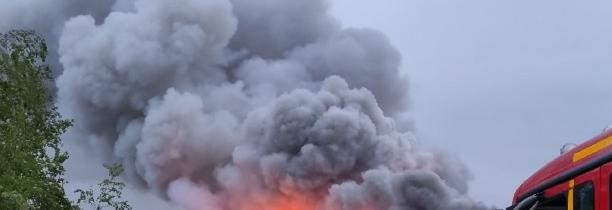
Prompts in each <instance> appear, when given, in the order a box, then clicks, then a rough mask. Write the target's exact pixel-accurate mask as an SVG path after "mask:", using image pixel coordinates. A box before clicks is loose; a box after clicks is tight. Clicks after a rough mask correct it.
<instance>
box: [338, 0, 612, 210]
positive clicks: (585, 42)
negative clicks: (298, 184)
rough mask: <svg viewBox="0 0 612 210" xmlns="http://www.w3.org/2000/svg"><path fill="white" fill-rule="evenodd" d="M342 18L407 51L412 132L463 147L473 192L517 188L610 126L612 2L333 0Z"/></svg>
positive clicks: (492, 199)
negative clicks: (567, 147) (563, 151)
mask: <svg viewBox="0 0 612 210" xmlns="http://www.w3.org/2000/svg"><path fill="white" fill-rule="evenodd" d="M333 8H334V9H333V10H334V13H335V14H337V16H338V17H339V19H340V20H341V21H342V22H343V23H344V25H345V26H356V27H368V28H375V29H379V30H381V31H383V32H385V33H386V34H387V35H388V36H389V37H390V39H391V41H392V42H393V43H394V44H395V45H396V46H397V47H398V49H399V50H400V51H401V52H402V54H403V57H404V62H403V63H404V69H405V70H406V71H407V72H408V73H409V75H410V78H411V79H410V80H411V87H412V93H413V94H412V101H413V106H414V107H413V109H414V114H415V118H416V127H417V129H418V136H419V137H420V139H421V141H422V142H424V144H427V145H431V146H435V147H440V148H444V149H445V150H447V151H450V152H452V153H455V154H457V155H459V156H460V157H461V158H462V159H463V160H464V162H465V163H466V164H467V165H468V167H469V168H470V169H471V171H472V173H473V174H474V177H475V179H474V181H473V182H472V185H471V194H472V195H473V197H474V198H475V199H477V200H482V201H484V202H486V203H488V204H494V205H497V206H499V207H506V206H507V205H508V204H509V203H510V201H511V198H512V195H513V193H514V190H515V188H516V187H517V185H518V184H520V183H521V182H522V180H524V179H525V178H526V177H527V176H529V175H530V174H531V173H532V172H533V171H534V170H536V169H538V168H539V167H540V166H542V165H543V164H545V163H546V162H548V161H549V160H550V159H552V158H554V157H555V156H557V155H558V152H559V148H560V147H561V145H562V144H564V143H567V142H576V143H579V142H582V141H584V140H585V139H588V138H590V137H592V136H594V135H596V134H598V133H599V132H600V131H601V130H602V129H603V128H604V127H605V126H607V125H608V124H610V123H612V83H610V79H612V69H611V68H610V67H612V24H610V20H612V2H611V1H605V0H592V1H570V0H540V1H529V0H502V1H491V0H462V1H457V0H378V1H373V0H336V1H335V2H334V6H333Z"/></svg>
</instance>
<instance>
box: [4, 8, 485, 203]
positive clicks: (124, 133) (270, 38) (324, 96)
mask: <svg viewBox="0 0 612 210" xmlns="http://www.w3.org/2000/svg"><path fill="white" fill-rule="evenodd" d="M59 2H60V3H57V4H50V5H46V4H39V3H38V2H34V1H17V0H15V1H10V3H9V4H8V5H9V6H8V7H3V8H5V9H3V11H4V10H6V11H12V10H11V9H16V8H20V7H25V6H27V5H40V7H38V6H36V7H34V8H37V10H40V11H43V14H58V15H57V16H53V17H54V18H44V17H40V16H39V14H40V13H39V14H36V13H0V18H4V17H5V16H6V18H7V19H6V20H9V21H8V22H4V23H3V24H0V29H2V30H4V29H7V28H14V27H28V28H33V29H38V30H42V31H43V33H44V34H45V36H46V37H47V38H48V39H49V42H50V43H58V45H57V46H58V48H57V49H56V52H58V55H59V60H60V62H61V66H62V67H63V68H62V69H63V71H62V73H61V75H60V76H59V77H58V78H57V81H56V85H57V88H58V105H59V107H60V109H61V110H62V112H63V114H65V115H67V116H68V117H70V118H72V119H75V130H74V132H75V133H76V134H78V136H81V137H83V138H85V139H88V141H89V142H90V143H91V144H93V145H95V146H94V147H95V148H97V150H98V151H101V153H102V154H105V155H106V158H107V159H109V160H112V161H121V162H122V163H123V165H124V167H125V169H126V174H127V177H126V178H128V180H131V181H132V182H133V183H138V184H140V185H142V187H145V188H148V189H151V190H153V191H154V192H156V193H157V194H159V195H160V196H162V197H163V198H166V199H169V200H171V201H173V202H176V203H178V204H179V205H181V206H182V207H184V208H185V209H197V210H200V209H204V210H244V209H263V210H280V209H287V208H286V206H302V208H298V209H299V210H315V209H325V210H327V209H343V210H357V209H371V210H385V209H392V210H395V209H420V210H450V209H470V210H471V209H474V210H476V209H485V207H484V206H483V205H482V204H480V203H477V202H474V201H472V200H471V199H469V198H468V197H467V196H466V194H467V181H468V180H469V173H467V170H466V169H465V167H463V165H462V164H461V163H459V162H457V161H456V160H454V159H453V158H451V157H448V156H447V155H446V154H444V153H443V152H438V151H428V150H424V149H421V148H419V146H418V145H417V144H416V143H415V140H414V137H413V134H412V133H411V131H410V130H407V129H400V128H404V127H407V126H402V125H396V122H398V120H404V119H402V117H401V116H404V114H405V113H407V111H408V110H407V108H408V107H407V105H408V89H407V88H408V85H407V80H406V78H404V77H403V76H401V75H402V74H400V69H399V66H400V62H401V61H400V55H399V53H398V52H397V50H396V49H395V48H394V47H393V46H392V45H391V44H390V43H389V41H388V39H387V38H386V37H385V36H384V35H383V34H381V33H380V32H377V31H373V30H368V29H350V28H343V27H342V26H341V24H340V23H339V22H338V21H337V20H336V19H334V18H333V17H331V16H330V15H329V11H328V9H329V4H330V2H328V1H325V0H295V1H287V0H262V1H251V0H178V1H176V0H174V1H171V0H133V1H132V0H119V1H116V2H115V1H101V2H103V3H88V2H83V1H72V0H66V1H59ZM7 8H8V9H7ZM45 23H47V24H45ZM57 31H61V32H57ZM51 48H52V51H55V50H54V49H55V48H54V45H53V44H52V45H51ZM236 198H239V199H236ZM237 200H238V201H237ZM283 207H285V208H283Z"/></svg>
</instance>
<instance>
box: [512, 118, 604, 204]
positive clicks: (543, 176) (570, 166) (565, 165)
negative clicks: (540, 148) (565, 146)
mask: <svg viewBox="0 0 612 210" xmlns="http://www.w3.org/2000/svg"><path fill="white" fill-rule="evenodd" d="M610 146H612V130H607V131H605V132H603V133H601V134H600V135H598V136H595V137H593V138H592V139H590V140H588V141H586V142H584V143H582V144H580V145H578V146H576V147H575V148H573V149H571V150H569V151H567V152H566V153H564V154H562V155H560V156H558V157H557V158H555V159H553V160H552V161H550V162H549V163H548V164H546V165H544V167H542V168H540V169H539V170H538V171H536V172H535V173H534V174H533V175H531V176H530V177H529V178H527V179H526V180H525V181H524V182H523V183H522V184H521V185H520V186H519V187H518V189H517V190H516V192H515V193H514V198H513V199H512V204H513V205H516V203H518V202H519V201H520V200H521V199H524V198H525V197H527V196H530V195H531V194H533V193H537V192H536V191H539V190H542V189H544V188H548V187H552V186H545V185H553V184H554V182H555V181H556V180H558V181H565V180H563V179H564V178H565V177H567V176H568V175H572V174H568V173H570V172H579V169H581V168H584V167H586V166H591V165H593V164H599V165H601V164H603V163H602V162H601V161H598V162H594V161H596V160H599V159H602V157H604V156H606V157H607V156H610V157H612V155H610V154H612V147H610ZM607 159H609V158H606V160H605V161H608V160H607ZM593 167H595V166H593Z"/></svg>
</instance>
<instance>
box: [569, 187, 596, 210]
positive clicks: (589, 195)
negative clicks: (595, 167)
mask: <svg viewBox="0 0 612 210" xmlns="http://www.w3.org/2000/svg"><path fill="white" fill-rule="evenodd" d="M594 193H595V192H594V190H593V183H592V182H588V183H585V184H581V185H579V186H577V187H576V188H574V210H594V209H595V195H594Z"/></svg>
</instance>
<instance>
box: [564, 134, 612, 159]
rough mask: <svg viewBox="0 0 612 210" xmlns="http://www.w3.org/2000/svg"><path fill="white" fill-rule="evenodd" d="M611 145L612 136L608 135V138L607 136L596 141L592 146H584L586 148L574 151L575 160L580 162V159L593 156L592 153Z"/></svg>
mask: <svg viewBox="0 0 612 210" xmlns="http://www.w3.org/2000/svg"><path fill="white" fill-rule="evenodd" d="M610 145H612V136H610V137H608V138H606V139H604V140H601V141H598V142H597V143H595V144H593V145H591V146H588V147H587V148H584V149H582V150H580V151H578V152H576V153H574V157H573V161H574V162H578V161H580V160H582V159H584V158H586V157H588V156H591V155H593V154H595V153H597V152H599V151H601V150H603V149H604V148H606V147H608V146H610Z"/></svg>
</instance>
